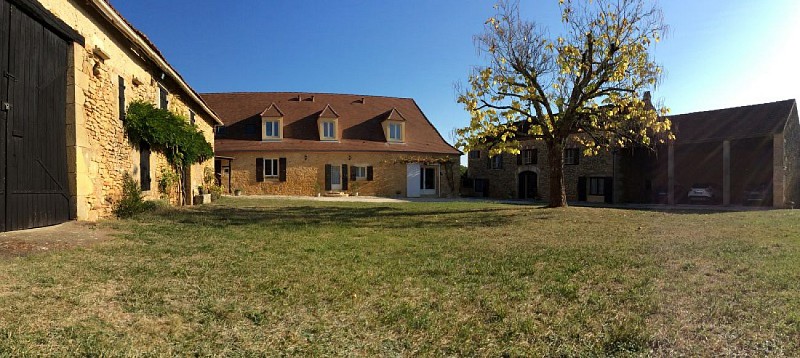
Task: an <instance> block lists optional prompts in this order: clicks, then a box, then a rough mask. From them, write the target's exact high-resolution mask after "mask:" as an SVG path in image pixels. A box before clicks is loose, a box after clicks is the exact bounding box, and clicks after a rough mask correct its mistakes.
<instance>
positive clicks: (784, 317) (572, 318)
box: [0, 199, 800, 356]
mask: <svg viewBox="0 0 800 358" xmlns="http://www.w3.org/2000/svg"><path fill="white" fill-rule="evenodd" d="M798 224H800V211H758V212H746V213H662V212H652V211H626V210H616V209H597V208H568V209H542V208H538V207H533V206H525V205H501V204H487V203H415V204H364V203H322V202H312V201H278V200H263V201H261V200H254V199H246V200H241V199H240V200H235V199H223V200H222V201H221V202H220V203H219V204H215V205H212V206H205V207H201V208H195V209H187V210H170V211H161V212H157V213H153V214H147V215H144V216H141V217H139V218H138V219H137V220H126V221H110V222H106V223H102V224H101V226H105V227H113V228H114V229H116V230H118V231H119V232H120V233H119V234H118V235H119V236H118V237H117V238H115V239H113V240H110V241H106V242H103V243H100V244H96V245H92V246H88V247H82V248H77V249H70V250H60V251H59V250H57V251H52V252H48V253H39V254H35V255H30V256H26V257H23V258H5V259H2V258H0V356H2V355H14V356H16V355H23V354H25V353H28V354H33V355H39V354H56V355H62V354H81V355H84V354H90V355H91V354H103V353H105V354H110V355H141V354H157V355H186V354H195V353H196V354H199V355H208V354H217V355H257V354H265V355H277V354H287V355H304V356H305V355H384V356H385V355H390V356H392V355H429V356H441V355H468V356H474V355H479V356H497V355H511V356H516V355H526V356H539V355H550V356H552V355H566V356H576V355H577V356H605V355H660V356H672V355H675V354H684V355H712V354H714V355H716V354H722V355H731V354H749V355H765V354H772V355H788V356H797V355H800V226H799V225H798Z"/></svg>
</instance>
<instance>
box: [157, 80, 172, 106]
mask: <svg viewBox="0 0 800 358" xmlns="http://www.w3.org/2000/svg"><path fill="white" fill-rule="evenodd" d="M167 95H169V92H168V91H167V89H166V88H164V87H163V86H161V85H158V108H161V109H168V108H167V107H168V106H169V99H168V98H167Z"/></svg>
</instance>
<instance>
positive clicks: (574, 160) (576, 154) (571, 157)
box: [564, 148, 581, 165]
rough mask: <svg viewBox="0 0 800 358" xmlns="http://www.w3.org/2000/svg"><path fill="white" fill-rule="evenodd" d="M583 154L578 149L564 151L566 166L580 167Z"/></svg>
mask: <svg viewBox="0 0 800 358" xmlns="http://www.w3.org/2000/svg"><path fill="white" fill-rule="evenodd" d="M580 155H581V152H580V151H579V150H578V148H567V149H564V164H566V165H578V162H579V160H580V159H579V158H580Z"/></svg>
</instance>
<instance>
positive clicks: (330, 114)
mask: <svg viewBox="0 0 800 358" xmlns="http://www.w3.org/2000/svg"><path fill="white" fill-rule="evenodd" d="M319 118H339V113H336V111H334V110H333V108H332V107H331V105H330V104H329V105H327V106H325V108H324V109H322V112H320V114H319Z"/></svg>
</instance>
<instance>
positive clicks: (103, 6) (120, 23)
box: [89, 0, 224, 125]
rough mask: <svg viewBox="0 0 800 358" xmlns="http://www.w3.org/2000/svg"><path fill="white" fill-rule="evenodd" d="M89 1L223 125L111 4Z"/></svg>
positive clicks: (101, 0)
mask: <svg viewBox="0 0 800 358" xmlns="http://www.w3.org/2000/svg"><path fill="white" fill-rule="evenodd" d="M89 2H90V3H91V4H92V5H94V7H95V8H96V9H98V10H99V11H100V13H101V14H102V15H103V16H105V17H106V19H107V20H108V21H109V22H110V23H111V25H112V26H114V27H115V28H116V29H117V30H119V31H120V32H121V33H122V34H123V35H124V36H125V37H126V38H128V40H130V41H132V42H133V43H134V44H135V45H136V46H138V47H139V48H140V49H142V50H143V51H144V53H145V55H147V57H148V58H149V59H150V60H151V61H153V62H154V63H155V64H156V66H158V67H159V68H160V69H161V70H162V71H164V73H166V74H167V75H169V76H170V77H171V78H172V79H173V80H175V82H177V83H178V85H179V86H180V87H181V89H183V90H184V91H185V92H186V93H187V94H188V95H189V97H190V98H191V99H192V100H193V101H194V102H195V103H196V104H198V105H199V106H200V107H201V108H202V109H203V111H205V112H206V114H208V115H209V116H210V117H211V118H212V119H213V120H214V122H215V123H216V124H218V125H224V123H222V121H221V120H220V119H219V116H217V114H216V113H214V111H213V110H212V109H211V108H210V107H209V106H208V105H207V104H206V102H205V101H203V99H202V98H200V95H199V94H197V92H195V90H194V89H192V87H191V86H189V84H188V83H186V81H184V80H183V78H182V77H181V76H180V75H178V72H177V71H175V69H174V68H172V66H171V65H170V64H169V63H167V61H166V60H164V58H163V57H162V56H160V55H159V54H158V53H156V51H155V50H154V49H153V48H152V47H151V46H150V45H149V44H148V43H147V41H145V40H144V39H142V37H141V36H139V34H137V33H136V31H135V30H134V29H133V28H132V27H131V26H130V25H128V23H127V22H126V21H125V20H124V19H123V18H122V16H121V15H119V14H118V13H117V12H116V11H115V10H114V9H113V8H112V7H111V5H109V4H108V3H107V2H106V1H105V0H89Z"/></svg>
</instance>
